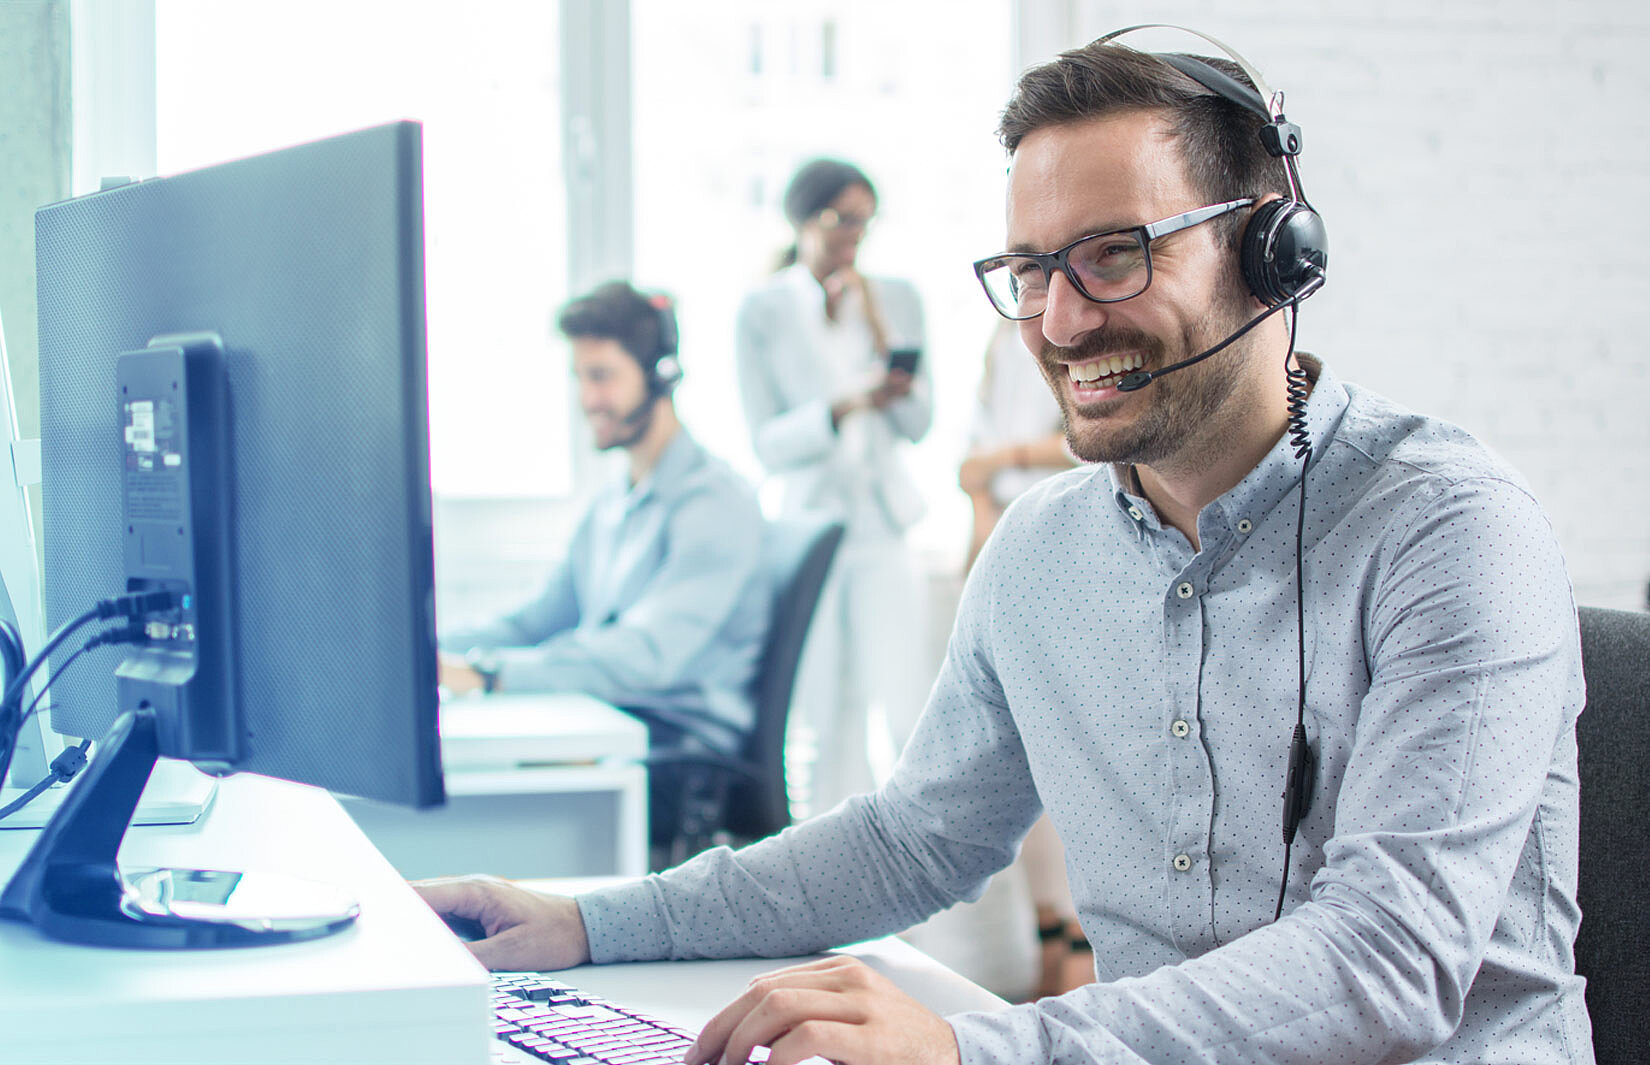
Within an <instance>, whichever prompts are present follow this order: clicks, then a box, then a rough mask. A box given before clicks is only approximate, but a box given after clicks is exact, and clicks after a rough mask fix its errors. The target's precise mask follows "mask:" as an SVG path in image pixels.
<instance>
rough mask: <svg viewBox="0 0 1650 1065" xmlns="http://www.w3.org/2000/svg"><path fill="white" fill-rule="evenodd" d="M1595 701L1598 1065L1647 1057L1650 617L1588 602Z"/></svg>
mask: <svg viewBox="0 0 1650 1065" xmlns="http://www.w3.org/2000/svg"><path fill="white" fill-rule="evenodd" d="M1580 615H1581V663H1582V670H1583V672H1584V673H1585V674H1586V677H1587V708H1586V709H1585V710H1584V711H1582V714H1581V718H1580V719H1579V720H1578V722H1577V723H1576V743H1577V746H1578V749H1579V753H1580V777H1581V877H1580V884H1579V888H1578V892H1577V893H1578V895H1579V897H1580V903H1581V931H1580V933H1579V934H1578V935H1577V937H1576V971H1577V972H1578V973H1580V974H1581V975H1582V976H1585V977H1586V978H1587V1012H1588V1014H1589V1016H1591V1018H1592V1021H1593V1052H1594V1054H1595V1056H1596V1060H1597V1061H1598V1065H1619V1063H1625V1062H1639V1061H1643V1060H1644V1036H1645V1027H1644V1013H1645V1008H1646V1004H1647V1003H1650V922H1647V921H1646V920H1645V915H1646V913H1647V912H1650V905H1647V902H1650V614H1641V613H1635V612H1631V611H1627V610H1606V609H1603V608H1601V607H1582V608H1581V610H1580Z"/></svg>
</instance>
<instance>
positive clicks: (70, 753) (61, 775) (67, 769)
mask: <svg viewBox="0 0 1650 1065" xmlns="http://www.w3.org/2000/svg"><path fill="white" fill-rule="evenodd" d="M85 768H86V745H85V744H80V745H79V746H78V747H67V748H64V750H63V753H62V754H60V755H58V756H57V757H56V758H53V759H52V766H51V771H52V776H54V777H56V778H57V779H58V780H59V781H60V782H61V781H67V780H73V779H74V777H75V774H76V773H79V772H80V771H81V770H82V769H85Z"/></svg>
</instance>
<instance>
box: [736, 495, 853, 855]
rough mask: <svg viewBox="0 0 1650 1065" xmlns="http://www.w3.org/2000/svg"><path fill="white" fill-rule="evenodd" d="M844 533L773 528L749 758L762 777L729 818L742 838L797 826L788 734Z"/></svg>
mask: <svg viewBox="0 0 1650 1065" xmlns="http://www.w3.org/2000/svg"><path fill="white" fill-rule="evenodd" d="M842 532H843V527H842V523H841V522H837V521H830V520H827V519H822V518H800V517H798V518H781V519H779V520H777V521H774V522H772V523H770V524H769V527H768V533H767V536H766V538H765V540H764V543H763V548H762V569H763V572H764V573H766V574H767V577H768V582H769V587H771V588H772V589H773V610H772V613H771V614H770V615H769V621H768V636H767V640H766V641H765V642H764V644H763V647H762V660H761V663H760V664H759V665H758V667H757V673H756V679H755V682H754V684H755V696H754V699H753V702H754V704H755V707H756V725H755V727H754V728H752V729H751V733H750V736H749V737H748V738H747V739H746V741H745V747H744V751H743V752H742V753H743V755H744V758H745V761H746V762H747V763H749V764H750V766H751V767H752V768H753V769H754V770H755V775H754V776H753V777H752V778H750V779H748V780H743V781H740V782H739V783H738V784H736V785H734V787H733V790H732V792H731V794H730V795H729V798H728V805H727V809H726V813H725V820H726V825H725V827H726V828H727V829H728V830H730V831H732V832H735V833H737V834H739V835H742V836H746V837H750V838H758V837H761V836H766V835H770V834H772V833H774V832H777V831H779V830H780V829H781V828H784V827H785V826H786V825H788V824H790V823H791V812H790V802H789V799H788V798H787V796H786V793H785V726H786V721H787V719H788V718H789V716H790V709H791V693H792V690H793V689H794V688H795V686H796V668H797V663H798V662H799V661H800V660H801V658H802V645H803V643H804V642H805V641H806V639H807V636H808V626H809V625H810V624H811V623H812V621H813V616H814V608H815V607H816V606H818V605H819V594H820V592H821V590H822V589H823V588H824V587H825V577H826V575H827V574H829V573H830V570H831V561H832V559H834V558H835V557H836V549H837V545H838V544H839V543H841V542H842Z"/></svg>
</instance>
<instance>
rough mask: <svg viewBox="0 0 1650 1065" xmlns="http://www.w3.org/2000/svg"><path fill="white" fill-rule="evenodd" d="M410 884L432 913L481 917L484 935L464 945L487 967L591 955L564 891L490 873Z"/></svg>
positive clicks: (564, 965) (568, 961) (559, 962)
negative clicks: (534, 886) (531, 888)
mask: <svg viewBox="0 0 1650 1065" xmlns="http://www.w3.org/2000/svg"><path fill="white" fill-rule="evenodd" d="M412 888H413V890H414V891H416V892H418V894H419V895H420V896H421V897H422V898H423V899H424V901H425V902H426V903H428V904H429V907H430V909H432V910H434V911H435V912H436V913H439V914H442V915H443V916H452V917H466V918H470V919H472V920H475V921H479V922H480V923H481V926H482V928H483V929H484V930H485V931H486V933H487V937H486V938H485V939H478V940H476V941H475V942H473V943H466V944H465V946H467V947H469V948H470V953H472V954H474V955H475V956H476V960H478V961H480V962H481V964H483V965H485V966H487V968H489V969H493V970H506V971H531V972H542V971H544V970H546V969H570V968H572V967H573V966H575V965H583V964H584V963H585V962H587V961H589V960H590V941H589V940H588V939H587V938H586V936H585V932H584V918H582V917H580V916H579V907H578V904H577V903H575V902H574V901H573V900H572V899H570V898H567V897H566V896H564V895H546V894H542V893H540V892H537V891H528V890H527V889H526V888H523V887H518V886H516V885H515V884H512V883H510V882H509V881H508V880H500V879H499V878H497V877H492V876H456V877H442V878H440V879H436V880H419V881H415V882H414V883H413V885H412Z"/></svg>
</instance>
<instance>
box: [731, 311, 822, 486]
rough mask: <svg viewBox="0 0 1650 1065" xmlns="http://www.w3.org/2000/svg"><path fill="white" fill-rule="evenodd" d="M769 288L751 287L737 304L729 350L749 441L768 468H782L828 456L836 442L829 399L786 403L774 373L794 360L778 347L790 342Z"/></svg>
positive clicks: (769, 470) (786, 468)
mask: <svg viewBox="0 0 1650 1065" xmlns="http://www.w3.org/2000/svg"><path fill="white" fill-rule="evenodd" d="M772 302H773V299H772V294H771V293H753V294H752V295H750V296H747V297H746V298H745V302H744V303H743V304H741V305H740V308H739V319H738V323H737V326H736V330H735V344H734V355H735V357H736V360H737V362H738V366H739V398H740V401H741V402H742V403H743V405H744V408H745V424H746V425H748V426H749V427H750V433H751V446H752V448H753V449H754V450H755V452H756V457H757V459H758V460H759V461H760V462H761V463H762V466H763V467H764V468H765V469H766V470H767V471H768V472H769V473H783V472H785V471H787V470H794V469H797V468H799V467H802V466H807V465H809V464H811V463H815V462H820V461H823V460H824V459H826V458H828V457H829V456H830V454H831V450H832V449H833V448H834V447H835V446H836V429H835V428H834V427H832V425H831V401H830V400H829V399H828V398H826V397H823V396H822V397H819V398H817V399H810V400H808V401H807V402H805V403H801V404H798V405H797V406H794V407H793V406H788V405H787V404H786V401H785V396H784V393H783V392H782V391H781V390H780V388H779V382H778V380H777V379H776V377H775V375H776V374H779V373H782V372H783V367H784V366H785V365H788V364H790V363H792V362H795V361H796V360H795V359H794V357H792V356H791V355H790V354H789V353H788V352H785V351H783V350H782V349H783V347H784V345H785V344H786V343H788V342H789V343H794V342H795V341H794V339H793V340H787V338H786V337H785V336H783V335H782V331H781V330H780V329H779V327H778V324H777V323H776V322H775V321H774V314H773V310H774V308H773V306H772Z"/></svg>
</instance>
